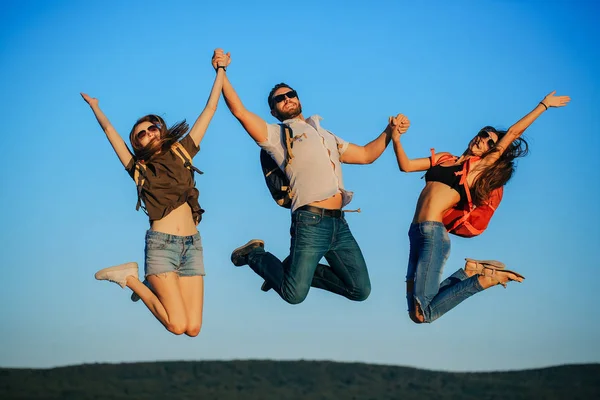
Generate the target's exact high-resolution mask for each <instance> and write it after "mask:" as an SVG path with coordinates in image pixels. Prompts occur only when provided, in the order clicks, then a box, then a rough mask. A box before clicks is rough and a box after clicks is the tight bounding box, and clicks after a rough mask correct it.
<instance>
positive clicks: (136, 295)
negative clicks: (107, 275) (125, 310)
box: [131, 279, 152, 302]
mask: <svg viewBox="0 0 600 400" xmlns="http://www.w3.org/2000/svg"><path fill="white" fill-rule="evenodd" d="M142 283H143V284H144V285H146V287H147V288H148V289H150V290H152V286H150V282H148V281H147V280H145V279H144V282H142ZM139 300H140V296H138V294H137V293H136V292H133V293H131V301H133V302H135V301H139Z"/></svg>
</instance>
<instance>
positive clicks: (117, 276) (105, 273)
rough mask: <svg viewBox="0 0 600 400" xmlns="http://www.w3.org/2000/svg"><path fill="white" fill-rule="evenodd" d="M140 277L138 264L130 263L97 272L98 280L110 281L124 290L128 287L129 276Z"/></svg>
mask: <svg viewBox="0 0 600 400" xmlns="http://www.w3.org/2000/svg"><path fill="white" fill-rule="evenodd" d="M130 275H132V276H135V277H136V278H137V277H138V265H137V263H136V262H129V263H125V264H121V265H116V266H114V267H108V268H104V269H101V270H100V271H98V272H96V275H94V276H95V277H96V279H98V280H99V281H110V282H114V283H118V284H119V285H120V286H121V287H122V288H125V286H127V277H128V276H130Z"/></svg>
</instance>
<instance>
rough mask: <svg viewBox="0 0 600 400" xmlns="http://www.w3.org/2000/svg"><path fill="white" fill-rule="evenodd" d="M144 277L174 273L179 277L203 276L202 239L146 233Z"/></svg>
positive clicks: (196, 235) (197, 235)
mask: <svg viewBox="0 0 600 400" xmlns="http://www.w3.org/2000/svg"><path fill="white" fill-rule="evenodd" d="M145 254H146V260H145V265H144V276H148V275H157V274H163V273H166V272H176V273H177V275H179V276H198V275H202V276H203V275H205V272H204V259H203V256H202V238H201V237H200V233H199V232H197V233H196V234H195V235H192V236H176V235H170V234H168V233H162V232H156V231H151V230H149V231H147V232H146V249H145Z"/></svg>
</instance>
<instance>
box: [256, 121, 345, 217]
mask: <svg viewBox="0 0 600 400" xmlns="http://www.w3.org/2000/svg"><path fill="white" fill-rule="evenodd" d="M321 119H322V118H321V117H319V116H318V115H313V116H311V117H309V118H307V119H306V121H302V120H301V119H297V118H296V119H288V120H285V121H283V123H284V124H286V125H287V126H289V127H290V129H291V130H292V132H293V136H294V142H293V143H294V146H293V148H292V154H293V156H294V157H293V159H292V160H291V162H290V163H289V164H288V166H287V168H286V171H285V172H286V175H287V177H288V178H289V180H290V187H291V189H292V211H294V210H296V209H297V208H298V207H302V206H304V205H306V204H310V203H312V202H315V201H320V200H326V199H328V198H330V197H331V196H333V195H335V194H336V193H338V192H340V193H341V194H342V207H345V206H346V205H347V204H348V203H350V201H351V200H352V195H353V193H352V192H348V191H346V190H345V189H344V182H343V179H342V167H341V163H340V157H341V155H342V154H344V152H345V151H346V149H347V148H348V142H346V141H344V140H342V139H340V138H339V137H337V136H335V135H334V134H332V133H331V132H329V131H327V130H325V129H323V128H321V125H320V123H319V121H320V120H321ZM267 131H268V137H267V141H266V142H257V143H258V145H259V146H260V147H261V148H262V149H264V150H265V151H266V152H267V153H269V155H270V156H271V157H273V159H274V160H275V162H276V163H277V164H278V165H279V167H280V168H281V169H283V165H284V161H285V154H286V151H287V150H286V146H285V138H284V137H283V135H282V129H281V126H280V125H279V124H267Z"/></svg>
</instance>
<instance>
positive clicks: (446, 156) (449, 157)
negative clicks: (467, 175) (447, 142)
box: [429, 148, 458, 167]
mask: <svg viewBox="0 0 600 400" xmlns="http://www.w3.org/2000/svg"><path fill="white" fill-rule="evenodd" d="M429 150H430V151H431V157H430V159H431V166H432V167H434V166H436V165H439V164H441V163H443V162H446V161H448V160H456V159H457V158H458V157H456V156H453V155H452V154H442V155H441V156H440V158H438V159H437V160H436V159H435V149H434V148H431V149H429Z"/></svg>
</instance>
